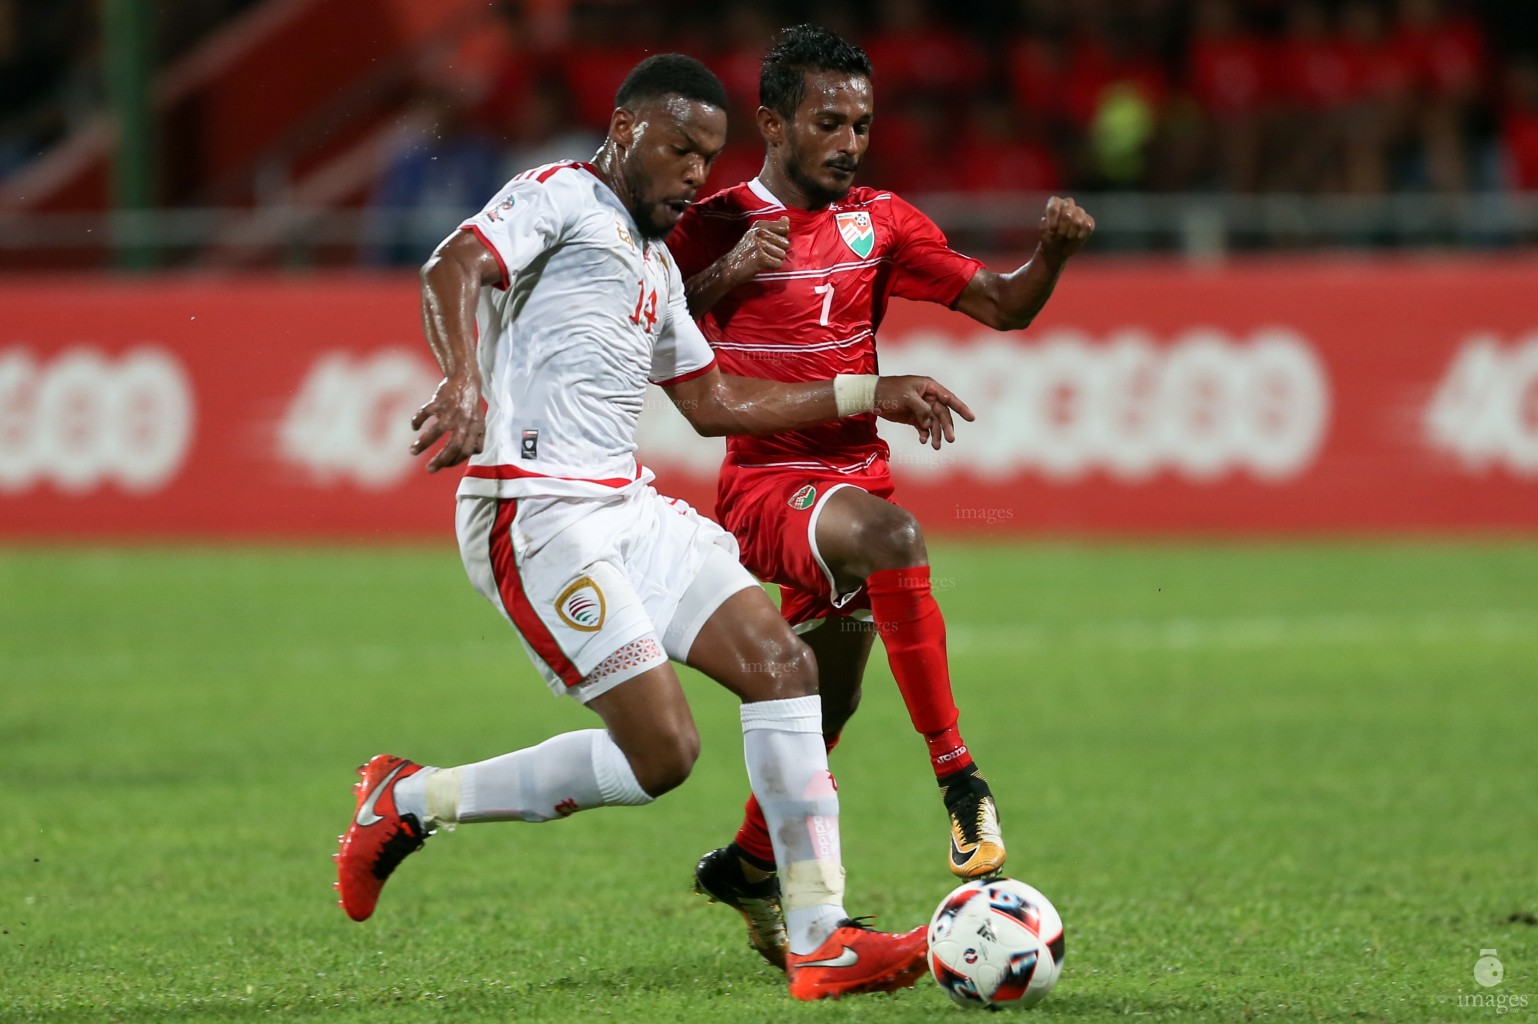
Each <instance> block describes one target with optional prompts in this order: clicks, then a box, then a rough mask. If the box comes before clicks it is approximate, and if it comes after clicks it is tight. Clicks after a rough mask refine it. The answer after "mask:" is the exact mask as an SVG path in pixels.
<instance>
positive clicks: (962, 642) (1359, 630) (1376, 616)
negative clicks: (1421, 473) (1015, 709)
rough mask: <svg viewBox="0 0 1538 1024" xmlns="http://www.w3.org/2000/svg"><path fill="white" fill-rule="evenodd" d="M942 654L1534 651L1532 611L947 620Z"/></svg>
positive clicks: (1536, 622)
mask: <svg viewBox="0 0 1538 1024" xmlns="http://www.w3.org/2000/svg"><path fill="white" fill-rule="evenodd" d="M946 625H947V629H946V632H947V634H948V637H947V646H948V647H949V648H950V649H951V650H952V651H954V652H955V653H958V654H986V653H992V652H995V651H1018V650H1020V649H1021V648H1022V647H1035V648H1047V647H1100V646H1110V647H1118V648H1121V649H1124V650H1135V651H1149V650H1173V651H1192V650H1201V649H1209V648H1210V649H1215V650H1244V649H1263V648H1270V647H1282V646H1296V645H1300V644H1304V645H1314V646H1322V645H1352V644H1361V643H1369V642H1378V641H1383V640H1390V639H1401V638H1405V637H1406V635H1407V634H1408V638H1409V639H1410V640H1411V641H1414V642H1424V643H1443V642H1448V641H1455V640H1467V639H1469V638H1470V637H1473V638H1476V639H1480V640H1491V641H1505V640H1528V641H1531V642H1532V643H1533V644H1534V645H1535V647H1538V609H1506V608H1481V609H1468V610H1457V611H1451V610H1448V611H1435V612H1425V611H1421V612H1407V613H1395V612H1333V613H1326V614H1312V615H1296V616H1291V615H1257V616H1237V617H1233V618H1213V619H1208V618H1190V617H1181V618H1174V619H1163V620H1159V619H1125V620H1120V621H1116V620H1106V621H1103V622H1082V623H1076V624H1072V625H1069V626H1067V627H1066V628H1063V629H1053V628H1050V627H1047V626H1041V625H1037V624H1033V623H1020V624H1019V625H1008V626H1006V625H988V626H979V625H970V624H968V623H965V622H956V621H955V620H954V619H948V620H947V623H946Z"/></svg>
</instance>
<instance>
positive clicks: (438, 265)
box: [411, 231, 502, 473]
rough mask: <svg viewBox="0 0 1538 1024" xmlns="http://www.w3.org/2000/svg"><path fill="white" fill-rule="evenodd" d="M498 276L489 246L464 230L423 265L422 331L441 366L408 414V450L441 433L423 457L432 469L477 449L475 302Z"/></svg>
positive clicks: (481, 421) (419, 449)
mask: <svg viewBox="0 0 1538 1024" xmlns="http://www.w3.org/2000/svg"><path fill="white" fill-rule="evenodd" d="M501 279H502V268H501V267H500V266H499V265H498V263H497V258H496V256H495V255H494V254H493V253H492V251H491V250H490V249H488V248H486V246H485V245H483V244H481V241H480V240H479V239H477V238H476V237H475V236H474V235H473V234H471V233H470V232H468V231H460V232H456V233H455V234H454V236H453V237H451V238H449V239H447V240H445V241H444V242H443V244H442V245H440V246H438V248H437V250H436V251H435V252H434V253H433V254H432V256H431V257H430V258H429V259H428V261H427V262H426V263H425V264H424V265H423V266H422V332H423V334H425V335H426V337H427V345H428V347H429V348H431V349H432V352H433V357H434V358H435V359H437V360H438V366H439V367H440V368H441V369H442V370H443V380H441V381H439V382H438V387H437V390H435V391H434V392H433V396H432V398H430V399H428V400H427V403H426V404H425V405H423V406H422V408H420V409H418V410H417V414H416V415H415V416H413V417H412V418H411V429H413V430H417V431H420V433H419V434H418V435H417V439H416V440H415V441H413V442H412V444H411V454H413V455H421V454H422V453H423V452H425V451H426V450H427V449H428V448H430V447H432V445H433V444H434V443H435V442H437V440H438V439H439V438H445V439H446V440H445V441H444V442H443V446H442V447H441V448H439V449H438V451H437V453H435V454H434V455H433V457H432V458H431V459H429V460H428V462H427V471H428V472H429V473H436V472H437V471H438V470H440V469H444V468H446V467H448V466H454V465H458V464H459V463H461V462H463V461H465V460H466V459H468V458H469V457H470V456H472V455H474V454H475V453H476V452H479V451H480V450H481V445H482V444H483V442H484V441H485V438H486V414H485V412H484V411H483V410H482V408H481V378H480V371H479V369H478V368H477V367H476V362H475V307H476V303H477V301H478V300H479V299H480V295H481V289H482V288H483V287H485V286H486V285H488V284H494V283H496V282H498V281H500V280H501Z"/></svg>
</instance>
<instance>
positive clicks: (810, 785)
mask: <svg viewBox="0 0 1538 1024" xmlns="http://www.w3.org/2000/svg"><path fill="white" fill-rule="evenodd" d="M689 664H691V665H693V666H694V667H695V668H698V669H699V670H700V671H702V672H704V673H705V674H706V675H708V676H710V677H712V678H714V679H717V680H719V681H720V682H721V683H722V684H723V685H725V686H726V687H727V688H728V689H729V690H731V691H732V692H733V693H735V694H736V695H737V696H738V697H739V698H741V699H742V701H743V704H742V709H741V718H742V735H743V754H744V757H745V759H746V761H747V767H748V780H749V781H750V782H751V783H752V786H753V792H754V794H755V796H756V797H757V801H758V803H759V805H760V806H761V807H762V809H763V813H764V818H765V821H766V822H767V824H768V832H769V835H770V837H771V839H772V840H773V844H774V859H775V862H776V863H778V864H779V865H780V866H781V871H780V879H779V881H780V889H781V893H782V906H783V909H784V912H785V930H786V933H787V941H788V952H787V954H786V966H787V974H788V980H789V982H790V991H791V995H793V996H795V997H796V998H797V999H829V998H832V999H836V998H838V997H840V996H843V995H851V994H854V993H858V992H876V991H887V990H890V989H893V988H901V987H903V986H906V985H911V984H913V982H914V981H915V980H916V979H917V978H918V976H919V974H921V973H922V972H923V964H924V959H925V952H926V949H925V941H924V929H918V930H916V931H915V932H907V933H903V934H900V935H899V934H890V933H884V932H877V931H872V930H870V929H868V928H865V927H863V926H861V925H859V924H856V923H855V922H854V921H852V920H850V917H849V914H848V912H847V911H845V909H844V869H843V864H842V861H841V858H840V850H839V829H838V793H837V791H836V790H835V788H834V786H833V776H832V774H831V773H829V771H828V758H827V750H826V749H825V747H824V744H823V738H822V711H821V706H820V704H819V701H818V699H817V696H816V690H817V673H816V663H815V661H814V660H813V658H812V655H811V651H810V650H808V649H807V647H806V645H805V644H803V643H801V642H800V641H799V640H797V639H796V637H795V634H793V633H792V632H791V631H790V627H789V626H788V625H786V623H785V620H784V619H782V618H780V616H779V613H778V612H777V611H776V610H775V608H774V605H773V604H771V603H770V602H769V600H768V598H767V597H766V596H765V595H764V593H763V591H762V590H759V589H758V588H756V587H755V588H751V589H747V590H742V591H739V592H738V593H737V594H735V595H734V596H732V597H731V598H729V599H728V600H727V601H726V602H725V603H724V604H723V605H721V607H720V609H719V611H718V612H717V613H716V614H714V615H713V616H711V618H710V619H709V620H708V621H707V622H706V624H705V626H704V628H703V629H701V631H700V633H699V635H698V637H697V638H696V639H695V641H694V643H693V645H692V647H691V648H690V652H689Z"/></svg>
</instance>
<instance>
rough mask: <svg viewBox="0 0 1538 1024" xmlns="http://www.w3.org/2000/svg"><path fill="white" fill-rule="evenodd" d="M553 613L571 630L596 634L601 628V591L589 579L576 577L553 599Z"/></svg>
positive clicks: (602, 605) (602, 611)
mask: <svg viewBox="0 0 1538 1024" xmlns="http://www.w3.org/2000/svg"><path fill="white" fill-rule="evenodd" d="M555 613H556V614H557V615H559V616H560V617H561V621H562V622H564V623H566V624H567V625H568V626H570V627H571V628H572V629H577V630H581V631H582V632H584V633H596V632H598V631H599V630H600V629H602V628H603V613H604V601H603V591H602V590H599V589H598V584H596V583H594V582H593V581H592V579H591V578H590V577H587V576H578V577H577V578H576V579H574V580H572V581H571V584H570V585H569V586H567V588H566V589H565V590H563V591H561V596H560V597H558V598H556V599H555Z"/></svg>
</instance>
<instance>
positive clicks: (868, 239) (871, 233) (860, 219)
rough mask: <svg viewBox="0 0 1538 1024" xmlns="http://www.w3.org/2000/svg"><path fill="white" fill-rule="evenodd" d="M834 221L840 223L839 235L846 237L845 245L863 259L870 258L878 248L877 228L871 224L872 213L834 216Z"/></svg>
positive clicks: (865, 211) (859, 212)
mask: <svg viewBox="0 0 1538 1024" xmlns="http://www.w3.org/2000/svg"><path fill="white" fill-rule="evenodd" d="M834 219H835V220H837V221H838V233H839V234H840V235H842V236H843V237H844V244H845V245H847V246H849V248H850V249H851V250H852V251H853V252H854V254H855V255H856V256H858V257H860V258H861V259H864V258H865V257H867V256H869V255H870V251H871V250H872V249H874V248H875V247H876V228H875V226H874V225H872V224H871V222H870V211H868V210H856V211H855V212H854V213H839V214H834Z"/></svg>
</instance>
